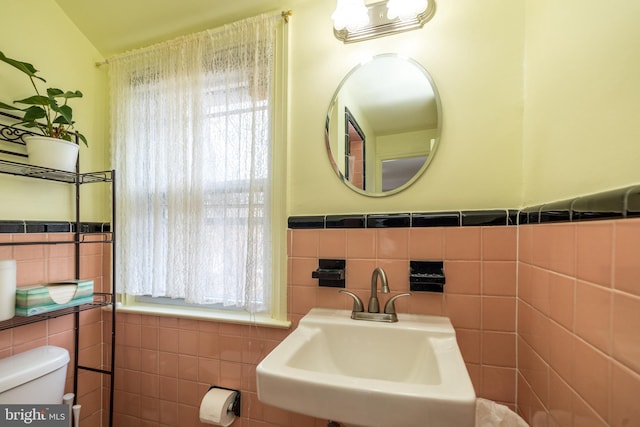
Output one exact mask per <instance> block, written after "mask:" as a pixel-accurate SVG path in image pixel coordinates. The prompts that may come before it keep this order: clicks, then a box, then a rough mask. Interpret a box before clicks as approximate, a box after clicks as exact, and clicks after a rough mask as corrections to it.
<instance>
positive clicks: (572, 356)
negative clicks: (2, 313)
mask: <svg viewBox="0 0 640 427" xmlns="http://www.w3.org/2000/svg"><path fill="white" fill-rule="evenodd" d="M41 237H42V236H38V237H35V238H36V239H38V238H41ZM12 238H15V239H32V238H34V237H33V236H24V235H19V236H11V235H9V236H7V235H0V239H5V240H6V239H12ZM7 251H10V252H9V253H7ZM87 251H88V252H83V254H82V255H83V268H82V271H83V274H87V275H97V274H99V273H98V272H100V271H108V264H109V262H108V259H105V257H104V256H102V254H101V253H94V252H92V249H89V248H88V249H87ZM288 253H289V266H288V268H289V272H288V282H289V283H288V296H289V299H288V301H289V302H288V304H289V307H288V311H289V316H290V318H291V319H292V320H293V321H294V324H295V323H296V322H297V321H298V320H299V319H300V318H301V317H302V316H303V315H304V314H306V313H307V312H308V310H309V309H310V308H312V307H335V308H343V309H348V308H350V307H351V301H350V299H349V298H347V297H346V296H344V295H340V294H338V293H337V290H336V289H326V288H319V287H318V286H317V282H316V280H315V279H312V278H311V272H312V271H313V270H314V269H315V268H316V267H317V261H318V258H320V257H331V258H340V257H344V258H346V259H347V288H348V289H350V290H352V291H353V292H355V293H357V294H359V295H360V296H361V297H362V298H363V299H365V298H367V297H368V294H369V287H370V277H371V272H372V270H373V269H374V268H375V267H376V266H381V267H383V268H384V269H385V270H386V271H387V274H388V276H389V280H390V284H391V289H392V292H393V293H398V292H404V291H407V290H408V265H409V264H408V262H409V259H416V260H444V262H445V273H446V276H447V284H446V286H445V293H444V294H421V293H416V294H414V295H413V296H411V297H409V298H402V299H400V300H398V304H397V307H398V310H399V311H400V312H410V313H425V314H442V315H447V316H449V317H450V318H451V320H452V322H453V324H454V326H455V328H456V331H457V336H458V341H459V345H460V347H461V350H462V353H463V357H464V359H465V362H466V364H467V368H468V370H469V373H470V376H471V378H472V381H473V383H474V386H475V388H476V391H477V394H478V396H481V397H485V398H488V399H492V400H496V401H498V402H502V403H506V404H508V405H509V406H511V407H515V404H516V396H517V409H518V411H519V413H520V414H521V415H523V417H525V418H526V419H527V421H528V422H530V424H531V425H532V426H534V427H538V426H545V427H546V426H563V427H564V426H575V427H578V426H580V427H582V426H591V425H593V426H621V427H622V426H624V427H630V426H634V425H640V421H639V420H640V405H637V396H640V362H639V361H640V339H639V338H638V337H639V336H640V335H639V333H638V331H639V330H640V284H639V283H638V282H639V281H640V279H639V277H640V271H639V270H640V220H635V219H634V220H620V221H598V222H588V223H578V224H575V223H574V224H550V225H535V226H520V227H517V228H516V227H463V228H413V229H403V228H399V229H346V230H290V231H289V234H288ZM0 256H2V257H3V258H4V257H12V258H16V259H18V261H19V283H20V284H26V283H32V282H35V283H37V282H42V281H45V280H48V279H50V278H54V277H55V278H63V277H70V275H71V276H72V275H73V273H72V270H71V268H72V267H71V266H70V265H69V264H68V263H69V262H70V259H71V255H70V254H69V253H67V252H66V251H65V249H63V247H61V246H60V247H58V246H55V247H49V246H46V247H45V246H33V247H31V246H29V247H14V248H7V247H0ZM85 263H87V264H86V265H85ZM98 265H100V267H99V266H98ZM70 272H71V273H70ZM103 275H106V273H103ZM516 277H517V278H518V279H517V280H516ZM102 279H103V277H102V276H96V277H95V280H96V283H103V282H102V281H101V280H102ZM52 280H53V279H52ZM104 283H108V280H106V281H104ZM516 283H517V286H516ZM516 294H517V297H516ZM381 299H382V302H383V303H384V300H385V299H386V296H382V298H381ZM96 313H99V312H98V311H91V312H88V313H87V314H85V315H83V328H85V326H87V325H88V326H89V327H88V328H86V330H88V331H90V332H88V335H89V337H88V338H87V337H83V339H82V342H81V357H86V360H97V359H96V358H98V359H99V352H98V350H97V346H100V345H102V347H103V349H106V348H108V345H107V343H105V342H100V343H98V342H97V341H95V340H94V339H95V338H96V337H97V336H98V335H99V334H100V331H99V329H100V328H99V327H95V326H93V324H95V323H98V322H100V321H101V319H98V318H95V317H93V316H95V315H96ZM71 323H72V322H71V319H70V318H69V317H67V318H60V319H55V320H51V321H48V322H45V323H41V324H36V325H29V326H24V327H21V328H18V329H14V330H10V331H3V332H0V355H1V356H3V357H4V356H7V355H10V354H13V353H17V352H18V351H23V350H25V349H27V348H31V346H35V345H39V344H38V343H47V342H48V343H54V344H56V345H61V346H63V347H67V348H71V344H70V343H71V334H72V325H71ZM102 328H103V331H102V334H105V333H108V322H107V321H102ZM117 328H118V345H117V347H116V348H117V360H116V361H117V369H116V406H115V410H116V418H115V425H117V426H119V427H120V426H122V427H126V426H136V427H137V426H163V427H167V426H181V427H192V426H200V425H201V424H200V423H199V421H198V420H197V407H198V405H199V401H200V398H201V397H202V395H203V394H204V392H205V390H206V389H207V387H208V386H209V385H210V384H217V385H222V386H226V387H232V388H239V389H241V390H242V391H243V396H244V398H243V408H242V411H243V412H242V413H243V416H242V417H241V418H239V419H238V420H236V422H235V423H234V424H233V425H234V426H235V427H239V426H240V427H276V426H278V427H287V426H289V427H294V426H295V427H306V426H309V427H311V426H315V427H318V426H322V427H324V426H325V425H326V421H325V420H316V419H313V418H310V417H305V416H301V415H298V414H294V413H291V412H287V411H282V410H279V409H276V408H273V407H269V406H266V405H263V404H261V403H260V402H259V401H258V399H257V396H256V388H255V366H256V365H257V363H258V362H259V361H260V360H261V359H262V358H263V357H264V356H265V355H266V354H268V352H269V351H270V350H271V349H272V348H273V347H275V346H276V345H277V344H278V343H279V342H280V341H281V340H282V339H284V337H285V336H286V335H287V334H288V332H289V331H287V330H280V329H271V328H264V327H256V326H240V325H231V324H223V323H216V322H207V321H191V320H179V319H175V318H165V317H157V316H141V315H131V314H120V315H119V317H118V325H117ZM83 330H84V329H83ZM86 363H87V364H89V363H90V362H86ZM98 384H99V379H96V378H95V375H94V374H90V373H89V374H86V375H85V374H83V377H81V379H80V387H81V390H82V393H83V396H85V397H83V398H82V399H84V401H82V404H83V415H85V416H88V417H93V418H89V419H90V421H89V424H88V425H98V419H99V416H100V415H99V414H100V409H99V408H101V407H102V408H106V407H107V405H108V402H107V400H106V398H105V393H104V392H102V396H100V387H99V386H98ZM68 388H69V386H68ZM102 391H104V390H102ZM100 399H102V406H101V405H100ZM85 408H86V409H87V411H86V412H85ZM96 414H98V415H96Z"/></svg>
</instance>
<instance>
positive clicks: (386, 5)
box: [331, 0, 436, 43]
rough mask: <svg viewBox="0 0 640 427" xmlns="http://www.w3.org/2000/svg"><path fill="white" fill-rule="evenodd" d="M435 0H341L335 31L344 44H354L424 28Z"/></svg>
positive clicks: (335, 15) (433, 8) (334, 15)
mask: <svg viewBox="0 0 640 427" xmlns="http://www.w3.org/2000/svg"><path fill="white" fill-rule="evenodd" d="M435 11H436V4H435V1H434V0H383V1H380V2H376V3H371V4H365V2H364V0H338V4H337V6H336V10H335V12H333V14H332V15H331V18H332V19H333V22H334V24H333V34H334V35H335V36H336V38H337V39H338V40H342V41H343V42H344V43H353V42H358V41H363V40H369V39H372V38H376V37H382V36H387V35H390V34H394V33H399V32H404V31H409V30H415V29H419V28H422V27H423V26H424V24H426V23H427V22H428V21H429V20H430V19H431V18H432V17H433V15H434V13H435Z"/></svg>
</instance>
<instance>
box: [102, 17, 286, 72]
mask: <svg viewBox="0 0 640 427" xmlns="http://www.w3.org/2000/svg"><path fill="white" fill-rule="evenodd" d="M280 16H281V17H282V19H283V20H284V23H285V24H288V23H289V18H291V16H293V10H291V9H289V10H283V11H282V12H280ZM95 65H96V67H102V66H103V65H109V60H108V59H105V60H104V61H96V63H95Z"/></svg>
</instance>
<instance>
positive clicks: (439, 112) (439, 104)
mask: <svg viewBox="0 0 640 427" xmlns="http://www.w3.org/2000/svg"><path fill="white" fill-rule="evenodd" d="M379 58H397V59H399V60H402V61H406V62H407V63H409V64H412V65H413V66H414V67H416V68H417V69H418V70H420V72H421V73H422V74H423V75H424V76H425V78H426V79H427V82H428V83H429V84H430V85H431V89H432V90H433V95H434V100H435V103H436V109H437V120H438V126H437V127H436V128H435V129H436V135H437V137H436V138H435V140H436V141H435V143H434V144H433V147H431V151H430V155H429V156H428V157H427V160H426V161H425V162H424V164H423V165H422V167H421V168H420V169H419V170H418V172H417V173H416V174H415V175H414V176H413V177H412V178H411V179H409V180H408V181H407V182H406V183H404V184H403V185H400V186H398V187H396V188H394V189H393V190H389V191H382V192H371V191H367V190H363V189H360V188H358V187H356V186H355V185H353V184H352V183H351V182H350V181H349V179H348V178H347V176H346V175H345V173H343V172H342V171H340V169H339V168H338V163H336V158H335V156H334V154H333V153H332V151H331V141H330V138H329V137H330V135H329V122H330V117H331V113H332V110H333V108H334V107H335V103H336V100H337V98H338V95H339V94H340V91H341V89H342V88H343V86H344V85H345V84H346V82H347V81H348V80H349V77H351V76H352V75H353V74H354V73H355V72H357V71H358V70H360V68H362V67H364V66H366V65H367V64H370V63H372V62H373V61H375V60H376V59H379ZM338 114H342V113H341V112H338ZM324 129H325V136H324V138H325V145H326V149H327V155H328V157H329V162H330V163H331V167H332V169H333V170H334V172H335V173H336V175H337V176H338V178H339V179H340V180H341V181H342V183H343V184H345V185H346V186H347V187H348V188H350V189H351V190H353V191H355V192H356V193H359V194H362V195H363V196H368V197H386V196H391V195H393V194H397V193H399V192H401V191H403V190H406V189H407V188H409V187H410V186H411V185H413V183H415V182H416V181H417V180H418V179H419V178H420V177H421V176H422V175H423V174H424V172H425V170H426V169H427V167H429V165H430V164H431V162H432V161H433V158H434V157H435V154H436V152H437V151H438V147H439V146H440V140H441V139H442V102H441V100H440V94H439V92H438V88H437V86H436V84H435V81H434V80H433V78H432V77H431V74H429V72H428V71H427V70H426V68H425V67H424V66H422V64H420V63H419V62H417V61H416V60H414V59H412V58H409V57H406V56H402V55H399V54H395V53H382V54H378V55H375V56H373V57H372V58H371V59H369V60H368V61H365V62H362V63H360V64H358V65H356V66H355V67H353V68H352V69H351V70H350V71H349V72H348V73H347V74H346V75H345V76H344V78H343V79H342V81H341V82H340V84H339V85H338V87H337V88H336V90H335V92H334V94H333V96H332V97H331V101H330V102H329V108H327V114H326V117H325V126H324ZM345 138H346V136H345ZM345 143H346V142H345Z"/></svg>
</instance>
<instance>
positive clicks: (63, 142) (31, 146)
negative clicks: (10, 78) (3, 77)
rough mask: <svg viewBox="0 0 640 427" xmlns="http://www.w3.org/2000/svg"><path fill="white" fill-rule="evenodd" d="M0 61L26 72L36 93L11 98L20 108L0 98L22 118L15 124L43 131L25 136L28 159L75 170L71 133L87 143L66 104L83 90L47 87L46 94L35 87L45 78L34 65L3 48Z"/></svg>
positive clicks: (75, 159) (49, 165) (46, 165)
mask: <svg viewBox="0 0 640 427" xmlns="http://www.w3.org/2000/svg"><path fill="white" fill-rule="evenodd" d="M0 61H2V62H4V63H6V64H9V65H11V66H12V67H14V68H16V69H18V70H20V71H21V72H23V73H24V74H25V75H27V77H29V80H30V81H31V86H33V89H34V91H35V95H32V96H30V97H27V98H24V99H19V100H16V101H13V103H14V104H20V105H21V106H23V107H22V108H21V107H18V106H14V105H10V104H5V103H3V102H0V108H2V109H4V110H11V111H13V112H14V113H16V114H18V115H20V119H21V121H20V122H19V123H17V125H22V126H24V127H27V128H34V129H36V130H38V131H39V132H41V133H42V136H40V135H33V136H28V137H25V138H24V140H25V142H26V145H27V154H28V155H29V162H30V163H31V164H34V165H38V166H44V167H49V168H52V169H60V170H65V171H74V170H75V167H76V162H77V160H78V145H77V144H76V143H75V142H73V139H72V135H77V136H78V138H79V139H80V140H81V141H82V142H83V143H84V144H85V145H86V146H88V144H87V139H86V138H85V136H84V135H82V134H81V133H79V132H77V131H73V129H74V124H75V122H74V121H73V109H72V108H71V107H70V106H69V105H68V101H69V99H72V98H82V92H80V91H79V90H76V91H67V92H65V91H63V90H60V89H57V88H47V89H46V94H45V93H44V92H42V91H41V90H39V89H38V86H37V85H36V79H37V80H40V81H41V82H44V83H46V80H45V79H44V78H42V77H40V76H39V75H37V73H38V70H36V69H35V67H34V66H33V65H31V64H29V63H27V62H22V61H18V60H15V59H12V58H8V57H7V56H5V55H4V53H2V52H0ZM18 112H21V113H18Z"/></svg>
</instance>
